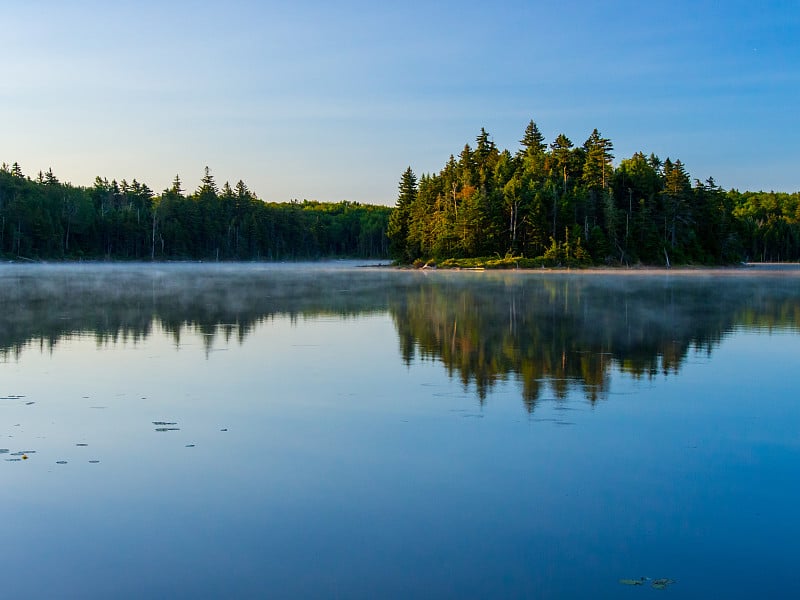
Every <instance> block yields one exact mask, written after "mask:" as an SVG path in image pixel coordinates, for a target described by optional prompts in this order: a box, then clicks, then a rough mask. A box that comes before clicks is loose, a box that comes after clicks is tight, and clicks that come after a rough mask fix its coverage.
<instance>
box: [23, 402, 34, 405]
mask: <svg viewBox="0 0 800 600" xmlns="http://www.w3.org/2000/svg"><path fill="white" fill-rule="evenodd" d="M31 404H36V402H26V403H25V406H30V405H31Z"/></svg>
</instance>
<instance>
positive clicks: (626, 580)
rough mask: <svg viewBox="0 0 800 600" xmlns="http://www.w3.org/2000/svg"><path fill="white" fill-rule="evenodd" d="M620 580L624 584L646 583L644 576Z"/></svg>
mask: <svg viewBox="0 0 800 600" xmlns="http://www.w3.org/2000/svg"><path fill="white" fill-rule="evenodd" d="M619 582H620V583H621V584H622V585H642V584H643V583H644V578H640V579H620V580H619Z"/></svg>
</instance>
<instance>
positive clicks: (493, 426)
mask: <svg viewBox="0 0 800 600" xmlns="http://www.w3.org/2000/svg"><path fill="white" fill-rule="evenodd" d="M799 371H800V271H797V270H795V269H781V270H756V269H748V270H743V271H725V272H692V273H679V272H669V273H665V272H661V273H655V274H637V273H617V274H602V273H592V274H577V273H561V274H559V273H505V274H502V273H486V272H484V273H472V272H461V273H452V272H451V273H444V272H427V273H426V272H396V271H390V270H380V269H364V268H361V269H355V268H348V266H347V265H333V266H330V265H328V266H326V265H316V266H308V265H304V266H292V267H280V266H257V265H227V266H206V267H204V266H199V265H194V266H186V265H175V266H132V267H126V268H122V267H119V266H102V265H101V266H92V267H82V268H68V267H47V266H38V265H37V266H23V267H18V266H11V265H6V266H0V398H1V399H0V482H1V483H2V485H0V503H2V504H1V505H0V506H2V510H3V513H4V514H3V518H2V521H0V535H1V536H2V540H3V543H4V549H5V552H4V558H3V560H2V561H0V581H2V588H1V591H0V595H1V596H2V597H8V598H38V597H42V598H45V597H61V598H109V597H114V598H141V597H165V598H166V597H170V598H178V597H181V598H183V597H186V598H198V597H239V598H242V597H259V598H262V597H270V598H300V597H302V598H627V597H630V598H636V597H645V596H652V595H653V594H663V595H666V596H671V597H675V598H708V597H717V598H753V597H793V596H794V595H795V594H796V593H797V590H798V589H800V587H799V586H800V575H798V570H797V564H796V563H797V557H798V551H797V543H798V542H797V541H798V539H800V519H798V518H797V507H798V506H800V483H799V482H800V400H799V398H800V393H798V392H799V391H800V380H798V372H799ZM640 578H645V579H644V580H640ZM648 578H649V579H648ZM659 578H666V579H669V580H672V581H674V583H668V584H667V585H666V589H664V590H655V589H653V587H652V583H653V581H654V580H656V579H659ZM624 579H632V580H640V581H641V582H642V583H643V585H641V586H632V585H625V584H622V583H620V580H624Z"/></svg>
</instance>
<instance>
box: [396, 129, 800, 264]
mask: <svg viewBox="0 0 800 600" xmlns="http://www.w3.org/2000/svg"><path fill="white" fill-rule="evenodd" d="M520 144H521V148H520V149H519V150H518V151H517V152H516V153H515V154H513V155H512V154H511V153H510V152H509V151H507V150H499V149H498V148H497V147H496V146H495V144H494V142H493V141H492V140H491V136H490V135H489V134H488V133H487V132H486V130H485V129H483V128H482V129H481V130H480V133H479V134H478V136H477V138H476V145H475V149H474V150H473V149H472V147H471V146H470V145H469V144H466V145H465V146H464V148H463V150H462V151H461V153H460V154H459V155H458V158H457V159H456V158H455V157H454V156H453V155H451V156H450V159H449V160H448V162H447V163H446V165H445V166H444V168H443V169H442V170H441V171H440V172H439V173H431V174H425V175H422V177H421V178H420V185H419V189H418V190H417V189H416V188H415V193H414V194H411V193H408V192H404V191H403V181H406V178H407V177H408V176H409V175H413V174H412V173H411V170H410V169H408V170H407V171H406V173H404V175H403V180H401V194H400V198H399V199H398V203H397V207H396V208H395V211H394V213H393V215H392V219H391V222H392V226H391V227H390V239H391V243H392V248H393V256H394V257H395V258H396V259H397V260H399V261H400V262H404V263H409V264H410V263H412V262H414V261H415V260H416V259H421V260H422V261H423V263H424V262H425V261H427V260H428V259H431V258H434V259H437V260H438V261H439V263H440V265H441V266H447V265H452V266H456V267H461V268H464V267H467V266H472V267H475V266H481V267H484V268H488V267H489V266H490V263H491V262H492V261H491V260H488V259H479V258H477V257H491V256H506V255H510V256H514V257H520V260H522V261H525V260H533V261H534V262H535V264H536V265H537V266H540V265H548V266H557V265H561V266H573V265H585V264H592V263H595V264H597V263H599V264H622V265H631V264H636V263H645V264H661V265H663V264H665V263H666V262H667V261H669V263H670V264H681V263H695V264H730V263H737V262H739V261H741V260H743V259H744V258H746V257H750V258H751V259H758V260H797V259H798V258H800V226H799V225H798V220H800V207H798V201H797V195H796V194H794V195H786V194H784V195H776V194H771V195H770V194H752V193H747V194H739V193H738V192H733V191H732V192H725V191H724V190H722V189H721V188H719V187H718V186H717V185H716V183H714V181H713V179H709V180H707V181H706V182H705V183H700V182H696V184H695V185H694V186H692V184H691V180H690V177H689V174H688V172H687V171H686V169H685V167H684V165H683V164H682V163H681V161H680V160H674V161H673V160H671V159H669V158H667V159H666V160H664V161H661V159H659V158H658V157H657V156H655V155H654V154H651V155H650V156H649V157H648V156H646V155H645V154H644V153H641V152H637V153H635V154H634V155H633V156H632V157H631V158H626V159H623V160H621V161H620V164H619V165H618V166H617V167H616V168H615V167H614V165H613V163H612V160H613V158H614V156H613V154H612V151H613V144H612V142H611V140H610V139H608V138H605V137H603V136H602V135H601V134H600V133H599V131H598V130H597V129H594V130H593V131H592V133H591V134H590V135H589V137H588V139H587V140H586V142H585V143H584V144H583V145H582V146H580V147H576V146H575V145H574V144H573V143H572V141H571V140H570V139H569V138H568V137H567V136H566V135H564V134H560V135H558V136H557V137H556V139H555V140H554V141H553V142H552V143H550V144H549V146H548V145H547V144H546V143H545V139H544V136H543V135H542V133H541V131H540V130H539V128H538V126H537V125H536V123H535V122H534V121H530V122H529V123H528V125H527V127H526V129H525V132H524V134H523V136H522V139H521V141H520ZM406 187H408V186H406ZM409 189H410V188H409ZM466 259H470V260H473V259H474V260H477V261H478V262H477V263H473V262H464V260H466ZM503 260H505V259H503ZM498 264H500V265H502V264H504V263H502V261H501V263H498ZM518 264H520V261H515V262H514V265H515V266H516V265H518Z"/></svg>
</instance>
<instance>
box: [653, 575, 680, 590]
mask: <svg viewBox="0 0 800 600" xmlns="http://www.w3.org/2000/svg"><path fill="white" fill-rule="evenodd" d="M673 583H675V580H674V579H668V578H666V577H664V578H661V579H653V589H656V590H665V589H667V586H668V585H672V584H673Z"/></svg>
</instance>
